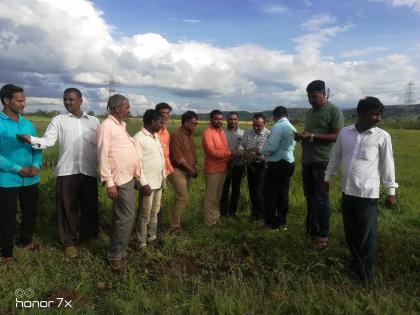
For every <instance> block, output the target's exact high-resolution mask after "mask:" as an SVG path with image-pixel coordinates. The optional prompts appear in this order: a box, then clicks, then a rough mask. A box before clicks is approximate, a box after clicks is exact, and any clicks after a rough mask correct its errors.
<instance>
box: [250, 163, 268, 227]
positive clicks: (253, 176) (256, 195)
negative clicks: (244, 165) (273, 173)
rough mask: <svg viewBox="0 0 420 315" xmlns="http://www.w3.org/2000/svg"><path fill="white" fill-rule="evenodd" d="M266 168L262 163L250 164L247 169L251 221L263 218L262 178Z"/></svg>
mask: <svg viewBox="0 0 420 315" xmlns="http://www.w3.org/2000/svg"><path fill="white" fill-rule="evenodd" d="M265 174H266V166H265V163H264V162H257V163H251V167H248V170H247V177H248V190H249V199H251V205H252V208H251V219H252V220H259V219H262V218H263V217H264V196H263V190H264V178H265Z"/></svg>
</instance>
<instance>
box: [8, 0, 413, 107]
mask: <svg viewBox="0 0 420 315" xmlns="http://www.w3.org/2000/svg"><path fill="white" fill-rule="evenodd" d="M0 69H1V71H0V83H1V84H2V85H3V84H6V83H13V84H17V85H20V86H22V87H23V88H24V89H25V93H26V98H27V102H26V103H27V107H26V109H25V110H26V111H28V112H30V111H35V110H37V109H43V110H60V111H64V107H63V105H62V93H63V91H64V89H65V88H68V87H77V88H79V89H80V90H81V91H82V93H83V98H84V108H85V109H86V110H93V111H94V112H95V113H102V112H104V111H105V110H106V102H107V99H108V96H109V93H110V91H109V90H110V89H109V87H110V81H112V82H113V83H114V84H113V90H115V92H117V93H121V94H123V95H125V96H127V97H128V99H129V101H130V104H131V107H132V113H133V114H142V113H143V112H144V111H145V110H146V109H148V108H152V107H154V105H155V104H156V103H159V102H167V103H169V104H171V105H172V107H173V109H174V112H175V113H178V114H179V113H182V112H184V111H186V110H195V111H197V112H208V111H210V110H212V109H220V110H247V111H251V112H256V111H260V110H269V109H273V108H274V107H275V106H278V105H283V106H286V107H309V104H308V102H307V98H306V91H305V89H306V86H307V84H308V83H309V82H311V81H312V80H316V79H321V80H324V81H325V82H326V85H327V87H328V88H329V90H330V100H331V101H332V102H333V103H335V104H337V105H338V106H340V107H342V108H348V107H355V106H356V104H357V101H358V100H359V99H360V98H362V97H364V96H367V95H369V96H376V97H379V98H380V99H381V100H382V101H383V103H384V104H386V105H395V104H403V103H404V102H405V100H406V92H407V85H408V82H410V81H412V82H413V83H414V85H413V91H414V95H413V96H414V100H415V101H416V103H419V102H420V0H352V1H342V0H293V1H292V0H289V1H279V0H277V1H275V0H271V1H269V0H224V1H220V0H213V1H204V0H195V1H194V0H126V1H124V0H120V1H115V0H114V1H111V0H95V1H86V0H72V1H66V0H14V1H9V0H0Z"/></svg>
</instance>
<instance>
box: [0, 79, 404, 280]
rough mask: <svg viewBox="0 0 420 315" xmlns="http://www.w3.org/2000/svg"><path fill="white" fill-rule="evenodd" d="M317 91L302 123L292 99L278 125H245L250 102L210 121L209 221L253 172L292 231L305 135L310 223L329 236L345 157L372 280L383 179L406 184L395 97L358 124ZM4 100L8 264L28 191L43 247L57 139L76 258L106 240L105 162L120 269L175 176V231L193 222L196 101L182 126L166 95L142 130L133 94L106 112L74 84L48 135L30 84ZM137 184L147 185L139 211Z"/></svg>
mask: <svg viewBox="0 0 420 315" xmlns="http://www.w3.org/2000/svg"><path fill="white" fill-rule="evenodd" d="M306 90H307V95H308V100H309V103H310V104H311V106H312V109H310V110H309V111H308V113H307V115H306V118H305V128H304V131H303V132H302V133H298V132H297V130H296V129H295V127H294V126H293V125H292V124H291V123H290V121H289V120H288V118H287V109H286V108H285V107H283V106H278V107H276V108H275V109H274V110H273V112H272V116H273V120H274V125H273V127H272V129H271V132H270V131H269V130H268V129H267V128H266V127H265V123H266V117H265V116H264V114H262V113H257V114H255V115H254V116H253V119H252V128H251V129H249V130H246V131H245V132H244V131H243V130H242V129H240V128H239V126H238V121H239V116H238V113H236V112H230V113H228V115H227V122H228V125H227V128H222V126H223V121H224V116H223V113H222V112H221V111H219V110H213V111H212V112H211V113H210V125H209V127H208V128H206V129H205V130H204V131H203V133H202V145H203V149H204V154H205V161H204V170H203V171H204V175H205V186H206V189H205V194H204V200H203V214H204V223H205V224H206V225H207V226H209V227H213V226H215V225H217V224H218V223H219V222H220V215H226V216H236V211H237V208H238V201H239V197H240V186H241V181H242V178H243V177H244V174H245V173H246V175H247V179H248V188H249V196H250V200H251V217H250V219H251V220H252V221H256V222H258V221H262V220H263V222H264V223H265V225H266V226H267V227H268V228H270V229H274V230H287V225H286V217H287V213H288V208H289V188H290V179H291V177H292V175H293V173H294V169H295V160H294V154H293V152H294V149H295V145H296V141H300V142H302V181H303V188H304V194H305V198H306V202H307V218H306V232H307V234H308V236H309V237H310V239H311V240H312V241H313V244H314V248H315V249H317V250H322V249H325V248H326V247H327V245H328V231H329V220H330V205H329V199H328V188H329V184H328V183H329V181H330V179H331V176H333V175H335V174H336V172H337V170H338V168H339V166H340V165H341V166H342V174H343V176H342V177H343V186H342V191H343V199H342V200H343V201H342V208H343V222H344V229H345V235H346V240H347V243H348V246H349V249H350V252H351V254H352V257H353V266H354V268H355V270H356V271H357V272H358V273H359V275H360V276H361V278H362V280H363V281H365V282H369V281H371V279H372V262H373V257H374V254H375V241H376V220H377V219H376V213H377V205H378V198H379V181H380V179H381V180H382V182H383V184H384V186H385V187H386V188H387V193H388V197H387V206H391V205H393V204H395V202H396V200H395V188H396V187H398V185H397V184H396V183H395V171H394V161H393V155H392V145H391V140H390V136H389V134H388V133H386V132H385V131H383V130H382V129H379V128H377V127H375V126H376V124H377V123H378V122H379V121H380V118H381V114H382V112H383V111H384V106H383V105H382V103H381V102H380V101H379V100H378V99H377V98H374V97H367V98H365V99H362V100H360V101H359V103H358V107H357V112H358V120H357V122H356V124H354V125H351V126H348V127H345V128H343V125H344V118H343V113H342V111H341V110H340V109H339V108H338V107H336V106H335V105H334V104H332V103H331V102H329V101H328V99H327V97H326V90H325V83H324V82H323V81H321V80H316V81H313V82H311V83H310V84H309V85H308V86H307V89H306ZM1 102H2V103H3V106H4V109H3V112H2V113H0V204H2V205H4V208H5V210H2V211H1V212H0V239H1V241H0V248H1V255H2V257H3V262H4V263H11V262H13V244H14V232H15V226H16V209H17V199H19V202H20V207H21V211H22V223H21V229H20V237H19V240H18V244H20V245H21V246H22V247H23V248H24V249H25V250H34V249H36V248H37V244H36V243H34V242H33V241H32V234H33V231H34V226H35V220H36V209H37V199H38V187H37V184H38V182H39V177H38V171H39V168H40V166H41V152H42V149H45V148H47V147H50V146H53V145H54V144H55V143H56V142H57V141H58V143H59V159H58V164H57V169H56V176H57V179H56V208H57V227H58V236H59V239H60V241H61V243H62V245H63V248H64V253H65V255H66V256H67V257H70V258H74V257H77V256H78V249H77V244H78V243H87V244H90V243H95V240H96V238H97V236H98V230H99V220H98V185H97V170H98V169H99V175H100V180H101V182H102V183H103V184H104V185H105V186H106V191H107V195H108V197H109V198H111V199H112V200H113V206H112V207H113V208H112V209H113V210H112V228H111V229H112V231H111V245H110V248H109V250H108V253H107V257H108V260H109V262H110V265H111V267H112V268H113V269H114V270H122V269H123V268H124V258H125V257H126V256H127V247H128V243H129V240H130V238H131V237H132V236H133V235H134V236H135V237H136V238H137V240H138V242H139V246H140V247H145V246H147V244H149V243H152V242H154V241H155V240H156V238H157V230H158V225H159V224H161V223H162V221H163V220H162V217H159V216H160V215H162V211H161V210H162V209H161V197H162V192H163V191H164V189H165V187H166V180H167V179H168V180H169V182H170V183H171V186H172V189H173V192H174V196H175V202H174V207H173V209H172V211H171V212H172V213H171V228H170V232H177V231H178V230H179V229H180V228H181V216H182V212H183V210H184V209H185V208H186V206H187V204H188V191H189V186H190V183H191V179H192V178H196V177H197V176H198V173H199V170H198V167H197V156H196V150H195V144H194V138H193V136H192V135H193V132H194V131H195V129H196V127H197V124H198V117H197V115H196V114H195V113H194V112H192V111H187V112H185V113H184V114H183V115H182V118H181V123H182V125H181V127H180V128H179V129H178V130H176V131H175V132H174V133H173V134H172V135H170V134H169V132H168V130H167V128H166V123H167V121H168V119H169V115H170V112H171V110H172V109H171V107H170V106H169V105H168V104H166V103H159V104H157V105H156V107H155V109H150V110H147V111H146V112H145V113H144V115H143V127H142V128H141V130H140V131H139V132H137V133H136V135H135V136H134V137H131V136H130V135H129V134H128V132H127V130H126V123H125V122H124V119H125V118H127V117H128V116H129V114H130V104H129V101H128V99H127V98H126V97H125V96H123V95H121V94H115V95H113V96H111V97H110V98H109V100H108V104H107V110H108V113H109V115H108V116H107V118H106V119H105V120H104V121H103V122H102V123H100V122H99V120H98V119H97V118H95V117H93V116H91V115H88V114H87V113H86V112H84V111H83V110H82V109H81V105H82V103H83V98H82V94H81V92H80V91H79V90H78V89H75V88H69V89H66V90H65V91H64V94H63V102H64V106H65V108H66V110H67V113H64V114H60V115H58V116H56V117H54V118H53V119H52V121H51V122H50V124H49V125H48V127H47V130H46V131H45V134H44V136H43V137H40V138H39V137H36V131H35V129H34V128H33V126H32V124H31V123H30V122H29V121H28V120H27V119H25V118H24V117H23V116H22V115H21V114H22V112H23V109H24V106H25V95H24V92H23V89H22V88H20V87H17V86H14V85H11V84H8V85H5V86H3V87H2V89H1ZM335 142H336V144H335V145H334V143H335ZM333 145H334V146H333ZM332 148H333V149H332ZM135 187H137V188H138V189H139V191H140V193H139V211H138V214H137V215H136V213H137V211H136V209H135V206H134V204H135V202H134V200H135V193H134V192H135ZM230 188H232V189H231V190H232V193H231V195H230V198H229V192H230ZM79 205H80V207H79ZM79 208H80V223H79V224H78V222H77V217H78V215H77V212H78V209H79ZM77 227H78V230H79V231H77ZM78 234H79V235H78Z"/></svg>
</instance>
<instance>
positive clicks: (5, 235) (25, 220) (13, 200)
mask: <svg viewBox="0 0 420 315" xmlns="http://www.w3.org/2000/svg"><path fill="white" fill-rule="evenodd" d="M18 198H19V203H20V208H21V213H22V222H21V224H20V236H19V239H18V244H19V245H21V246H25V245H28V244H29V243H30V242H31V241H32V235H33V233H34V230H35V223H36V214H37V205H38V184H34V185H30V186H20V187H11V188H6V187H0V205H1V211H0V248H1V255H2V256H3V257H12V256H13V247H14V246H13V240H14V237H15V229H16V212H17V200H18Z"/></svg>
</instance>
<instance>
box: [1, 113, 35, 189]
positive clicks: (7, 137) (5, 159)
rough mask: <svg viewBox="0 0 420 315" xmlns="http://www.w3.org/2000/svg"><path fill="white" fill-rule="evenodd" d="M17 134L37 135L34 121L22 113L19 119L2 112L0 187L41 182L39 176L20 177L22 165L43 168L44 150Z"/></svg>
mask: <svg viewBox="0 0 420 315" xmlns="http://www.w3.org/2000/svg"><path fill="white" fill-rule="evenodd" d="M17 134H19V135H20V134H28V135H31V136H36V131H35V128H34V126H33V125H32V123H31V122H30V121H29V120H27V119H26V118H24V117H23V116H21V115H18V121H15V120H13V119H12V118H10V117H9V116H7V115H6V114H5V113H3V112H0V187H4V188H11V187H21V186H30V185H34V184H36V183H38V182H39V176H33V177H20V176H19V174H18V173H19V171H20V170H21V169H22V167H30V166H34V167H36V168H37V169H40V168H41V164H42V152H41V151H40V150H34V149H32V148H31V146H30V145H28V144H23V143H20V142H19V141H17V140H16V135H17Z"/></svg>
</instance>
